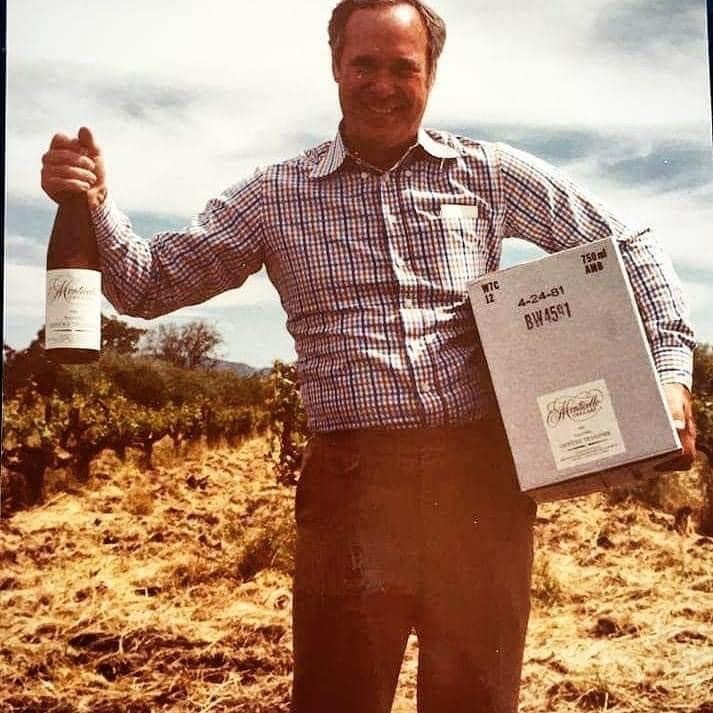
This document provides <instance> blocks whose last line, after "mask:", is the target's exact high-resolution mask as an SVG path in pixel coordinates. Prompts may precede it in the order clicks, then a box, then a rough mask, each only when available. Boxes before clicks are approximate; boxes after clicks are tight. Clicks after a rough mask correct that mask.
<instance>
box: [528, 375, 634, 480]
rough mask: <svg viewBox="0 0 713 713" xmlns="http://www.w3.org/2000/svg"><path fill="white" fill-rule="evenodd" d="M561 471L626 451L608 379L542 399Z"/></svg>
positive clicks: (549, 436)
mask: <svg viewBox="0 0 713 713" xmlns="http://www.w3.org/2000/svg"><path fill="white" fill-rule="evenodd" d="M537 404H538V406H539V407H540V413H541V414H542V421H543V423H544V426H545V431H547V437H548V439H549V442H550V449H551V450H552V456H553V458H554V461H555V465H556V466H557V469H558V470H564V469H565V468H572V467H575V466H579V465H583V464H585V463H590V462H592V461H595V460H600V459H602V458H608V457H609V456H614V455H618V454H620V453H624V452H625V451H626V447H625V446H624V441H623V439H622V437H621V431H620V430H619V422H618V421H617V418H616V414H615V413H614V406H613V404H612V401H611V397H610V395H609V389H607V385H606V382H605V381H604V379H598V380H596V381H590V382H588V383H586V384H580V385H579V386H572V387H571V388H567V389H561V390H560V391H554V392H552V393H550V394H544V395H543V396H540V397H538V399H537Z"/></svg>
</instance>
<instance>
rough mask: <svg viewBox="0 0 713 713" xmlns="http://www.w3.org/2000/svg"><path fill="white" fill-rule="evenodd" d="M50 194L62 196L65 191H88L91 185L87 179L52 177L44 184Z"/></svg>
mask: <svg viewBox="0 0 713 713" xmlns="http://www.w3.org/2000/svg"><path fill="white" fill-rule="evenodd" d="M42 187H43V188H44V189H45V191H46V192H47V194H48V195H49V196H61V195H62V194H63V193H86V192H87V191H89V190H91V188H92V187H91V185H90V184H89V183H87V182H86V181H80V180H77V179H70V178H50V179H48V180H47V181H45V182H44V183H43V184H42Z"/></svg>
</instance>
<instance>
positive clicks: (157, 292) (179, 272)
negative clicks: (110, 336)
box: [42, 128, 263, 319]
mask: <svg viewBox="0 0 713 713" xmlns="http://www.w3.org/2000/svg"><path fill="white" fill-rule="evenodd" d="M42 187H43V189H44V190H45V192H46V193H47V194H48V195H49V196H50V198H52V199H53V200H55V201H58V200H59V199H60V198H61V195H62V194H63V193H67V192H84V193H86V194H87V199H88V202H89V205H90V208H91V212H92V217H93V221H94V228H95V233H96V237H97V245H98V248H99V257H100V262H101V268H102V290H103V292H104V294H105V295H106V297H107V299H108V300H109V301H110V302H111V303H112V304H113V305H114V307H115V308H116V309H117V310H118V311H119V312H120V313H122V314H129V315H132V316H135V317H144V318H146V319H150V318H152V317H157V316H159V315H162V314H166V313H168V312H172V311H173V310H176V309H179V308H180V307H185V306H187V305H192V304H198V303H200V302H203V301H205V300H207V299H209V298H210V297H213V296H214V295H217V294H219V293H221V292H224V291H225V290H229V289H232V288H234V287H239V286H240V285H241V284H242V283H243V282H244V281H245V280H246V279H247V277H248V276H249V275H251V274H252V273H254V272H257V271H258V270H259V269H260V267H261V266H262V262H263V259H262V253H263V249H262V246H263V233H262V215H261V206H262V176H261V174H260V173H256V174H255V175H254V176H253V177H251V178H250V179H248V180H245V181H243V182H241V183H238V184H236V185H235V186H232V187H231V188H229V189H228V190H226V191H225V192H224V193H223V194H221V195H220V196H219V197H217V198H214V199H211V200H210V201H209V202H208V203H207V204H206V207H205V209H204V210H203V212H202V213H200V215H198V216H197V217H196V218H195V219H194V220H193V221H192V222H191V223H190V225H188V226H186V227H185V228H184V229H182V230H178V231H167V232H160V233H156V234H155V235H154V236H153V237H152V238H151V239H150V240H144V239H142V238H140V237H139V236H138V235H136V234H135V233H134V231H133V229H132V226H131V222H130V221H129V219H128V218H127V217H126V216H125V215H124V214H123V213H121V212H120V211H119V209H118V208H117V207H116V205H115V204H114V202H113V201H112V200H111V197H110V196H109V194H108V191H107V188H106V178H105V169H104V162H103V159H102V157H101V151H100V149H99V148H98V146H97V145H96V143H95V142H94V139H93V137H92V135H91V132H89V130H88V129H84V128H82V129H80V132H79V135H78V137H77V138H76V139H71V138H69V137H66V136H62V135H59V134H58V135H56V136H55V137H54V138H53V139H52V143H51V145H50V148H49V151H48V152H47V153H46V154H45V155H44V157H43V168H42Z"/></svg>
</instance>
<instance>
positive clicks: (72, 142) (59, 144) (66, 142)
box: [50, 134, 79, 149]
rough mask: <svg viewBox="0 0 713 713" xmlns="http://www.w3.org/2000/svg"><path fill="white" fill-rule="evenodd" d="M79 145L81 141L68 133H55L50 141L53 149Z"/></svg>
mask: <svg viewBox="0 0 713 713" xmlns="http://www.w3.org/2000/svg"><path fill="white" fill-rule="evenodd" d="M78 145H79V141H78V140H77V139H75V138H72V137H71V136H67V135H66V134H55V135H54V136H53V137H52V140H51V141H50V148H51V149H64V148H72V147H76V146H78Z"/></svg>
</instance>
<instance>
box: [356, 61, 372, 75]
mask: <svg viewBox="0 0 713 713" xmlns="http://www.w3.org/2000/svg"><path fill="white" fill-rule="evenodd" d="M354 68H355V69H356V71H357V72H359V73H360V74H368V73H369V72H373V71H374V63H373V62H368V61H366V60H363V61H361V62H355V63H354Z"/></svg>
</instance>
